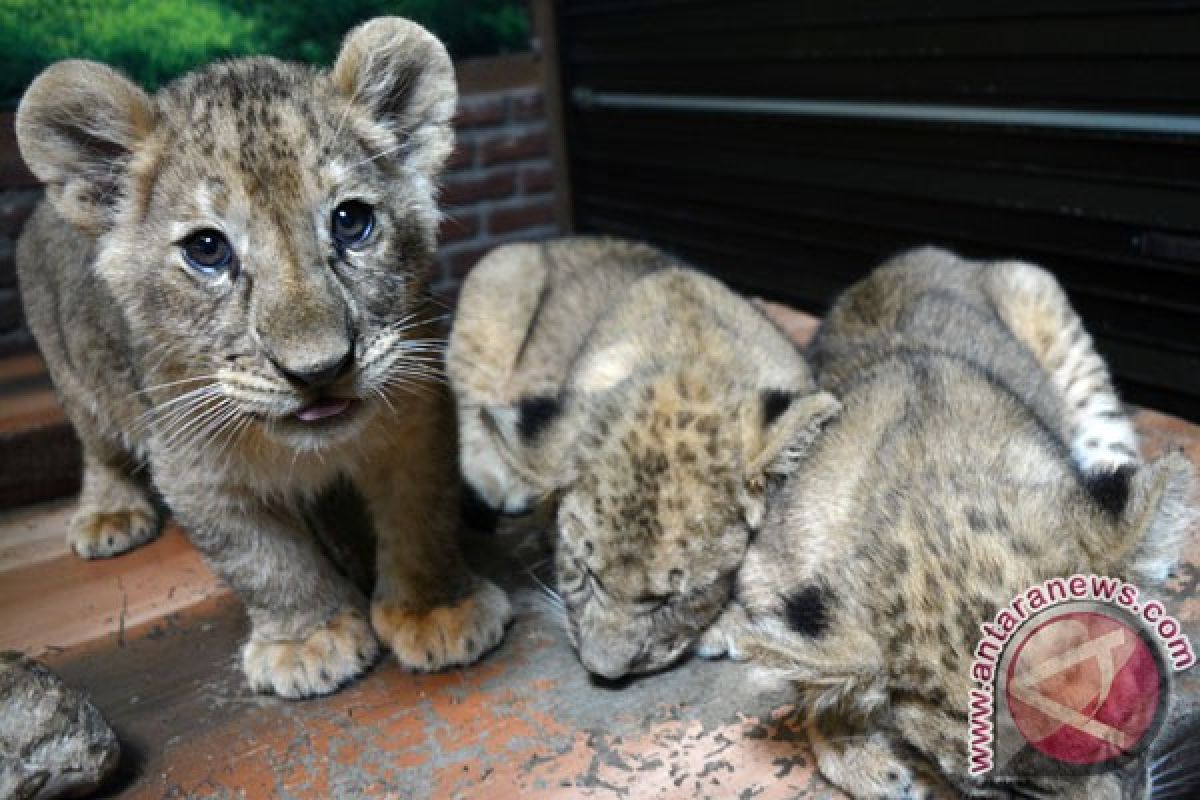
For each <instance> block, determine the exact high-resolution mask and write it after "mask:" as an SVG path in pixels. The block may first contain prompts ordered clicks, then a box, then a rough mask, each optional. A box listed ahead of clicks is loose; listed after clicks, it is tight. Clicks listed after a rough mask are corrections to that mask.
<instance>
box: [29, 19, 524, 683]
mask: <svg viewBox="0 0 1200 800" xmlns="http://www.w3.org/2000/svg"><path fill="white" fill-rule="evenodd" d="M455 96H456V90H455V85H454V73H453V67H452V65H451V63H450V60H449V57H448V56H447V54H446V51H445V49H444V48H443V47H442V45H441V44H440V43H439V42H438V41H437V40H436V39H435V38H434V37H433V36H432V35H430V34H429V33H427V32H426V31H425V30H423V29H422V28H420V27H419V26H417V25H415V24H414V23H411V22H408V21H407V20H401V19H395V18H380V19H376V20H372V21H371V22H368V23H365V24H364V25H362V26H360V27H359V28H356V29H355V30H353V31H351V32H350V33H349V34H348V35H347V37H346V39H345V42H344V44H343V47H342V50H341V52H340V53H339V55H338V58H337V61H336V63H335V64H334V65H333V67H332V68H331V69H329V70H318V69H314V68H311V67H307V66H300V65H296V64H288V63H284V62H281V61H278V60H275V59H271V58H248V59H240V60H233V61H225V62H220V63H216V64H213V65H211V66H208V67H205V68H203V69H200V70H197V71H196V72H193V73H190V74H188V75H185V76H183V77H182V78H180V79H179V80H177V81H176V82H174V83H172V84H170V85H168V86H167V87H165V88H164V89H162V90H161V91H160V92H158V93H157V94H155V95H154V96H148V95H146V94H145V93H143V92H142V91H141V90H140V89H139V88H137V87H136V86H134V85H133V84H132V83H130V82H129V81H128V80H126V79H125V78H124V77H122V76H121V75H119V74H118V73H116V72H115V71H113V70H111V69H109V68H108V67H105V66H103V65H100V64H94V63H89V62H80V61H67V62H62V63H59V64H56V65H54V66H52V67H50V68H49V69H47V70H46V71H45V72H44V73H42V75H40V76H39V77H38V78H37V79H36V80H35V81H34V83H33V85H32V86H31V87H30V89H29V91H28V92H27V93H26V95H25V97H24V98H23V100H22V102H21V106H20V109H19V111H18V114H17V136H18V140H19V144H20V147H21V152H22V154H23V156H24V157H25V160H26V161H27V162H28V163H29V165H30V167H31V169H32V170H33V172H34V173H35V174H36V175H37V176H38V177H39V178H40V179H42V180H43V181H44V182H45V183H46V185H47V197H48V199H47V201H46V202H45V203H43V204H42V206H41V207H40V208H39V209H38V211H37V212H36V213H35V215H34V217H33V218H32V220H31V221H30V223H29V225H28V227H27V229H26V232H25V233H24V235H23V237H22V240H21V242H20V245H19V247H18V254H17V255H18V269H19V276H20V281H21V291H22V295H23V298H24V301H25V304H26V310H27V313H28V318H29V323H30V327H31V329H32V330H33V332H34V334H35V336H36V337H37V339H38V343H39V345H40V346H41V348H42V352H43V354H44V355H45V357H46V361H47V365H48V367H49V370H50V374H51V376H52V378H53V379H54V382H55V386H56V387H57V389H58V392H59V395H60V397H61V398H62V401H63V405H64V407H65V408H66V411H67V414H68V416H69V417H70V418H71V421H72V423H73V424H74V427H75V430H76V431H77V433H78V434H79V436H80V438H81V440H82V441H83V446H84V461H85V471H84V490H83V496H82V498H81V502H80V508H79V513H78V514H77V515H76V517H75V519H74V520H73V521H72V523H71V525H70V530H69V532H68V537H69V539H70V541H71V542H72V544H73V546H74V547H75V549H76V550H77V551H78V552H79V553H80V555H83V556H85V557H97V556H108V555H113V554H115V553H118V552H120V551H122V550H125V549H128V548H130V547H133V546H135V545H137V544H139V543H140V542H142V541H145V540H146V539H148V538H150V536H152V535H153V533H154V531H155V530H156V529H157V526H158V523H159V519H158V511H157V510H156V508H155V507H154V505H153V503H152V502H151V499H150V498H151V494H150V493H151V490H152V488H153V490H155V491H157V492H158V493H160V494H161V496H162V497H163V498H164V499H165V501H166V503H167V505H168V506H169V507H170V509H171V511H172V512H173V513H174V514H176V515H177V516H178V517H179V518H180V520H181V521H182V522H183V524H184V526H185V528H186V529H187V530H188V532H189V534H190V536H191V538H192V541H193V542H194V543H195V544H196V546H197V547H198V548H199V549H200V550H201V551H202V552H203V553H204V555H205V556H206V558H207V559H208V561H209V563H210V564H211V565H212V566H213V568H214V569H215V570H216V571H217V572H218V573H219V574H220V575H221V576H222V577H223V578H224V579H225V580H226V581H227V582H228V583H229V584H231V585H232V586H233V588H234V589H235V590H236V591H237V592H238V594H239V595H240V596H241V598H242V599H243V601H244V602H245V605H246V608H247V610H248V613H249V615H250V619H251V622H252V631H251V634H250V641H249V643H248V644H247V645H246V647H245V649H244V650H243V665H244V667H245V671H246V674H247V676H248V677H249V679H250V681H251V683H252V684H253V685H254V686H255V687H256V688H260V689H266V690H273V691H275V692H278V693H280V694H283V695H286V696H289V697H297V696H305V695H311V694H319V693H322V692H328V691H331V690H333V689H335V688H336V687H337V686H339V685H340V684H342V683H344V682H345V681H346V680H349V679H350V678H352V677H354V676H355V675H357V674H359V673H360V672H362V671H363V670H364V669H365V668H366V667H367V666H368V665H369V664H370V663H371V661H372V660H373V658H374V656H375V654H376V652H377V649H378V644H377V639H376V635H378V636H380V637H381V638H382V639H383V640H384V642H385V643H386V644H387V645H389V646H390V647H391V648H392V649H393V651H394V652H395V653H396V655H397V657H398V658H399V659H400V661H401V662H402V663H404V664H405V665H406V666H409V667H412V668H417V669H436V668H439V667H442V666H447V665H451V664H461V663H467V662H469V661H472V660H474V659H476V658H478V657H479V656H480V655H481V654H482V653H483V652H484V651H486V650H487V649H488V648H489V647H491V646H493V645H495V644H496V643H497V642H498V641H499V638H500V635H501V633H502V631H503V627H504V623H505V622H506V621H507V619H508V618H509V609H508V604H507V601H506V600H505V598H504V596H503V594H502V593H501V592H499V590H497V589H495V587H492V586H490V584H487V583H486V582H483V581H481V580H480V579H479V578H477V577H475V576H473V575H472V574H471V573H469V572H468V571H467V569H466V567H465V566H464V564H463V561H462V558H461V555H460V554H459V551H458V546H457V544H456V543H455V538H454V531H455V525H456V519H455V517H454V515H453V514H452V513H451V512H450V510H449V509H453V508H454V507H455V505H456V504H455V502H454V500H455V496H456V494H457V484H456V480H455V467H454V464H455V458H454V456H455V445H454V427H453V416H452V407H451V406H450V403H449V397H448V394H447V392H446V391H445V389H444V387H443V386H442V384H441V381H440V379H439V363H440V354H441V344H440V341H439V339H438V338H437V327H436V325H435V320H434V317H435V314H434V313H433V309H432V307H431V305H430V301H429V294H428V283H429V277H430V272H431V266H432V258H433V252H434V248H435V237H436V228H437V211H436V207H435V204H434V180H435V179H436V176H437V173H438V171H439V169H440V167H441V164H442V162H443V161H444V160H445V158H446V156H447V155H448V154H449V152H450V150H451V147H452V143H453V131H452V128H451V117H452V115H453V113H454V105H455ZM347 200H356V201H359V202H361V203H365V204H366V205H368V206H370V207H371V208H372V209H373V212H374V224H373V227H372V228H371V229H370V235H369V238H367V239H365V240H364V241H363V242H362V243H361V246H357V245H356V246H354V247H346V246H342V245H340V244H339V243H338V242H336V241H335V240H334V239H333V236H332V233H331V218H332V215H333V211H334V209H335V208H336V207H337V206H338V205H339V204H341V203H343V202H345V201H347ZM199 230H216V231H219V232H220V233H221V234H222V235H223V236H224V237H226V239H227V240H228V242H229V244H230V245H231V248H232V251H233V253H234V254H235V257H236V261H235V262H234V263H233V265H232V266H230V267H229V268H228V269H224V270H221V271H216V272H213V273H211V274H209V273H204V272H201V271H199V270H197V269H195V268H194V267H193V266H189V264H188V262H187V261H186V260H185V258H184V255H183V248H182V247H181V243H182V242H184V241H185V240H186V239H187V238H188V237H189V236H190V235H192V234H193V233H195V232H196V231H199ZM298 376H321V377H319V378H310V377H304V378H301V377H298ZM330 401H337V402H339V403H340V402H344V403H348V404H349V406H348V407H347V408H348V410H347V411H344V412H343V413H341V414H340V415H339V416H337V417H336V418H332V419H329V420H327V421H325V422H322V423H318V424H313V423H312V422H311V421H309V422H306V421H305V420H304V419H303V418H301V417H300V416H298V412H300V411H301V410H302V409H306V408H311V407H313V404H314V403H320V402H330ZM343 476H345V477H349V478H350V479H351V480H352V482H353V484H354V485H355V488H356V489H357V492H358V494H359V495H361V497H362V498H363V499H364V500H365V503H366V507H367V510H368V511H369V512H370V513H369V516H370V518H371V521H372V523H373V527H374V529H375V531H376V533H377V537H376V538H377V547H376V557H375V562H376V565H377V568H378V579H377V580H376V581H375V584H374V591H373V610H372V617H373V619H374V620H375V629H374V632H372V629H371V627H370V626H369V625H368V623H367V612H366V605H367V603H366V599H365V598H364V597H363V595H362V593H361V590H360V588H358V587H356V586H354V585H352V584H351V583H350V582H349V581H348V580H347V579H346V578H345V577H343V575H342V570H345V569H347V567H346V565H345V564H341V563H338V564H335V563H333V562H332V561H331V560H330V558H329V557H328V556H327V554H326V551H325V550H324V549H322V548H321V547H320V546H318V543H317V542H316V541H315V540H314V538H313V536H311V535H309V533H308V531H307V528H306V525H305V518H306V515H307V513H308V511H309V510H310V508H311V506H313V505H314V504H318V505H319V501H320V498H321V497H323V496H324V495H325V493H326V491H327V490H328V489H329V488H330V487H331V486H332V485H334V484H335V483H336V482H337V481H338V479H339V478H340V477H343ZM151 482H152V483H151ZM338 524H348V523H347V522H345V521H340V522H339V523H338ZM335 538H346V537H344V536H342V537H335ZM364 588H365V589H366V590H367V591H370V590H371V589H370V587H369V586H367V587H364ZM468 643H469V644H468Z"/></svg>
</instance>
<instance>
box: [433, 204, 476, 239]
mask: <svg viewBox="0 0 1200 800" xmlns="http://www.w3.org/2000/svg"><path fill="white" fill-rule="evenodd" d="M478 233H479V213H478V212H475V211H458V212H449V213H447V214H446V215H445V216H443V217H442V222H441V225H440V226H439V229H438V241H440V242H442V243H443V244H444V243H446V242H460V241H462V240H463V239H472V238H474V237H475V236H476V235H477V234H478Z"/></svg>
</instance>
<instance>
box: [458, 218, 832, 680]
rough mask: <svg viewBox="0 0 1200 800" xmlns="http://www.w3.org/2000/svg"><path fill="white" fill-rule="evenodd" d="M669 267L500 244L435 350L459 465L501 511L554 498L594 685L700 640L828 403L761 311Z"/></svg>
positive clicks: (572, 613) (592, 244)
mask: <svg viewBox="0 0 1200 800" xmlns="http://www.w3.org/2000/svg"><path fill="white" fill-rule="evenodd" d="M675 264H676V262H673V261H672V259H670V258H669V257H668V256H666V255H665V254H663V253H661V252H659V251H657V250H654V249H653V248H650V247H648V246H646V245H640V244H634V243H630V242H622V241H618V240H612V239H589V238H574V239H564V240H560V241H556V242H550V243H547V244H543V245H510V246H507V247H502V248H500V249H498V250H495V251H493V252H492V253H491V254H489V255H488V256H487V257H486V258H484V259H483V261H481V262H480V263H479V265H478V266H477V267H476V268H475V270H474V271H473V272H472V273H471V275H470V276H468V278H467V281H466V283H465V284H464V286H463V291H462V296H461V300H460V304H459V311H458V317H457V320H456V321H455V327H454V332H453V334H452V336H451V340H450V346H449V351H448V353H447V369H448V372H449V375H450V379H451V383H452V385H453V386H454V389H455V393H456V397H457V400H458V409H459V427H460V441H461V443H462V444H461V449H462V458H461V461H462V468H463V473H464V475H465V476H466V478H467V481H468V483H469V484H470V485H471V486H472V487H473V488H474V489H475V490H476V491H477V492H478V493H479V494H480V496H481V497H482V499H483V500H484V501H485V502H486V503H487V504H489V505H490V506H492V507H493V508H495V509H497V510H503V511H508V512H520V511H524V510H526V509H528V508H529V507H530V506H532V505H533V504H534V503H535V502H537V501H538V500H539V499H540V498H543V497H547V496H551V497H554V498H555V499H557V501H558V503H557V525H556V528H557V534H558V535H557V553H556V563H557V582H558V590H559V593H560V595H561V597H562V599H563V601H564V603H565V607H566V612H567V622H568V630H569V633H570V636H571V639H572V641H573V643H574V644H575V645H576V647H577V648H578V650H579V655H580V659H581V660H582V661H583V664H584V666H585V667H587V669H589V670H590V671H592V672H593V673H595V674H597V675H600V676H603V677H606V678H617V677H620V676H623V675H626V674H628V673H635V672H646V671H649V670H654V669H657V668H660V667H663V666H666V665H668V664H670V663H671V662H672V661H674V660H675V659H676V658H678V657H679V656H680V655H681V654H682V653H683V652H685V651H686V650H688V649H689V648H691V647H692V646H694V645H696V644H697V643H698V642H699V644H700V645H701V649H702V650H704V649H707V648H708V647H710V644H709V641H708V639H704V640H703V641H700V640H701V637H702V635H703V634H704V632H705V629H707V628H709V626H710V625H711V624H712V623H713V622H714V620H716V619H717V617H718V615H719V614H720V613H721V611H722V609H724V608H725V607H726V602H727V600H728V599H729V592H730V587H731V585H732V582H733V576H734V573H735V572H736V570H737V568H738V566H739V565H740V564H741V561H742V557H743V555H744V553H745V548H746V545H747V542H748V541H749V539H750V536H751V534H752V532H753V531H754V530H755V529H756V528H757V527H758V526H759V523H760V522H761V521H762V518H763V513H764V509H765V507H766V503H767V496H768V494H769V484H771V483H772V482H773V481H776V480H778V479H779V478H781V477H782V476H783V475H786V474H787V473H788V472H789V471H790V470H791V469H793V468H794V466H795V463H796V460H797V458H798V456H799V454H800V453H802V452H803V451H804V449H805V448H806V447H807V446H808V444H809V443H810V442H811V441H812V439H813V438H814V437H815V436H816V435H817V433H818V432H819V430H820V427H821V425H822V424H824V423H825V421H826V420H828V419H829V418H830V417H832V416H833V415H834V414H836V412H837V409H838V404H837V401H835V400H834V399H833V397H832V396H830V395H829V394H828V393H826V392H822V391H819V390H818V389H817V387H816V386H815V384H814V383H813V379H812V376H811V374H810V372H809V369H808V367H807V365H806V364H805V362H804V359H803V358H802V357H801V356H800V355H799V353H798V352H797V351H796V349H795V347H793V346H792V344H791V343H790V342H789V341H788V340H787V339H786V338H785V337H784V336H783V334H782V333H780V332H779V331H778V330H777V329H776V328H775V327H774V326H773V325H772V324H771V323H770V322H768V321H767V319H766V318H765V317H764V316H763V315H762V314H760V313H759V312H758V311H757V310H755V309H754V308H753V307H752V306H751V305H750V304H749V303H747V302H746V301H745V300H743V299H741V298H740V297H738V296H737V295H735V294H734V293H733V292H731V291H729V290H728V289H726V288H725V287H724V286H722V285H721V284H720V283H718V282H717V281H715V280H713V279H712V278H709V277H706V276H704V275H702V274H700V273H698V272H695V271H693V270H689V269H683V268H680V267H678V266H676V265H675ZM731 613H733V612H731ZM720 630H721V628H720V626H717V627H714V628H712V629H710V632H709V634H708V637H710V638H713V639H715V640H717V641H720V637H721V633H720Z"/></svg>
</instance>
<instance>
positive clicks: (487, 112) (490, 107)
mask: <svg viewBox="0 0 1200 800" xmlns="http://www.w3.org/2000/svg"><path fill="white" fill-rule="evenodd" d="M504 100H505V98H504V96H503V95H497V96H493V97H482V98H480V97H464V98H462V99H461V100H460V101H459V104H458V113H457V114H455V115H454V127H456V128H480V127H484V126H488V125H499V124H500V123H502V122H504V120H505V119H506V118H507V116H508V109H507V108H506V103H505V102H504Z"/></svg>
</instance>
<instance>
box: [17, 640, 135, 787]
mask: <svg viewBox="0 0 1200 800" xmlns="http://www.w3.org/2000/svg"><path fill="white" fill-rule="evenodd" d="M119 754H120V746H119V745H118V744H117V737H116V736H115V735H114V734H113V732H112V729H111V728H110V727H108V723H107V722H105V721H104V717H103V716H101V715H100V712H99V711H98V710H97V709H96V707H95V706H94V705H92V703H91V701H89V700H88V699H87V697H85V696H84V694H83V693H82V692H80V691H77V690H75V689H70V688H68V687H67V686H66V685H64V684H63V682H62V681H61V680H59V679H58V677H57V676H56V675H55V674H54V673H52V672H51V671H50V670H48V669H46V667H44V666H42V665H41V664H39V663H38V662H37V661H34V660H33V659H31V658H26V657H25V656H24V655H22V654H20V653H13V652H5V653H0V800H35V799H36V800H48V798H52V797H81V796H83V795H85V794H87V793H88V792H90V791H92V790H94V789H96V788H97V787H99V786H100V784H101V783H102V782H103V781H104V779H105V778H107V777H108V775H109V774H110V773H111V772H112V771H113V769H114V768H115V767H116V766H117V758H118V756H119Z"/></svg>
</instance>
